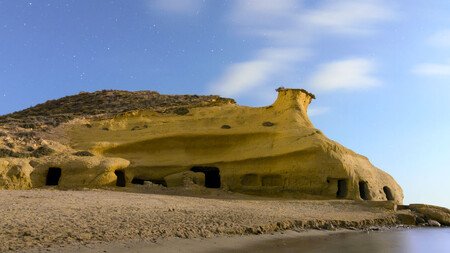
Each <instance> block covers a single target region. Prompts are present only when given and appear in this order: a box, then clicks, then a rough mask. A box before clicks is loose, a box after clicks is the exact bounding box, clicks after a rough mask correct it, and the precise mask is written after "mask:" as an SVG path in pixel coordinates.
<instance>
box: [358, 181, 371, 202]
mask: <svg viewBox="0 0 450 253" xmlns="http://www.w3.org/2000/svg"><path fill="white" fill-rule="evenodd" d="M359 196H360V197H361V198H362V199H363V200H369V199H370V195H369V185H368V184H367V182H364V181H360V182H359Z"/></svg>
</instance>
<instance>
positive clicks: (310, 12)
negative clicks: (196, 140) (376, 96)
mask: <svg viewBox="0 0 450 253" xmlns="http://www.w3.org/2000/svg"><path fill="white" fill-rule="evenodd" d="M232 4H233V5H232V8H231V13H230V14H229V15H228V20H229V21H231V23H232V24H233V25H234V26H235V28H236V31H238V32H239V33H242V34H246V35H251V36H258V37H260V38H261V39H262V40H263V41H264V42H265V43H266V44H267V45H269V46H270V48H272V50H273V52H282V51H296V52H305V51H306V52H310V53H313V52H314V51H313V48H314V44H313V42H315V41H317V40H319V39H321V38H323V36H325V35H330V34H338V33H340V34H345V35H346V36H359V35H367V34H371V33H373V32H374V31H375V25H377V24H379V23H380V22H383V21H387V20H390V19H392V18H393V17H394V14H393V12H392V11H391V10H390V9H389V8H388V7H387V6H388V5H387V4H386V3H385V2H384V1H383V0H365V1H360V0H341V1H334V0H325V1H321V2H319V3H318V4H313V5H311V6H306V5H303V4H302V1H296V0H278V1H273V0H248V1H241V0H235V1H233V2H232ZM269 46H268V47H267V48H269ZM286 48H288V50H286ZM265 51H266V49H260V51H259V52H258V53H257V54H256V57H254V58H251V59H249V60H247V61H244V62H240V63H235V64H232V65H230V66H228V67H227V68H226V69H225V71H224V73H223V74H222V76H220V77H219V78H218V79H216V81H214V82H212V83H211V84H210V88H211V90H212V91H213V92H215V93H218V94H220V95H226V96H236V95H240V94H242V93H244V92H247V91H249V90H252V89H253V90H254V89H256V88H260V87H262V86H265V85H268V82H272V84H271V85H273V86H276V84H275V83H277V84H279V83H280V82H283V81H285V80H292V79H298V77H293V76H292V74H291V73H288V71H289V70H290V69H292V66H293V65H294V64H296V63H299V62H301V61H303V60H304V55H302V54H300V55H299V56H296V54H292V55H290V57H287V58H286V57H274V56H273V55H265ZM295 57H299V58H298V59H296V58H295ZM335 64H337V65H331V66H328V69H326V70H328V71H334V73H335V74H341V73H342V74H344V76H335V77H333V78H332V80H333V82H331V80H329V79H326V78H325V76H323V77H319V76H317V75H315V76H314V77H313V78H312V79H313V80H314V81H315V83H316V85H317V87H321V88H322V89H323V90H326V89H334V86H336V88H348V89H350V88H361V87H369V86H375V85H376V84H378V83H379V82H378V81H377V80H376V79H375V78H374V77H372V76H371V75H370V74H371V73H370V72H371V71H372V70H373V68H374V65H373V63H372V62H370V61H367V60H363V59H353V60H349V61H344V62H341V64H339V63H335ZM342 64H344V65H345V64H347V65H346V66H350V67H355V68H354V69H353V70H351V71H350V70H348V71H344V69H337V68H339V67H340V66H343V65H342ZM346 66H344V67H346ZM322 67H323V66H322ZM338 70H339V71H338ZM338 72H339V73H338ZM283 75H286V76H283ZM287 75H290V76H289V77H288V76H287ZM275 77H279V78H281V79H279V80H274V78H275ZM275 81H276V82H275ZM325 83H326V84H325ZM286 85H289V84H286ZM273 88H275V87H273Z"/></svg>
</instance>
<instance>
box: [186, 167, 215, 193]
mask: <svg viewBox="0 0 450 253" xmlns="http://www.w3.org/2000/svg"><path fill="white" fill-rule="evenodd" d="M191 171H193V172H202V173H204V174H205V187H207V188H220V185H221V182H220V170H219V168H217V167H200V166H196V167H192V169H191Z"/></svg>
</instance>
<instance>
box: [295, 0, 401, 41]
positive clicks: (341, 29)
mask: <svg viewBox="0 0 450 253" xmlns="http://www.w3.org/2000/svg"><path fill="white" fill-rule="evenodd" d="M393 17H394V14H393V12H392V11H391V10H390V9H388V8H386V7H385V5H384V4H383V2H381V1H374V0H368V1H360V0H343V1H335V0H333V1H325V2H324V3H323V4H322V5H321V6H320V7H319V8H317V9H313V10H308V11H306V13H305V15H300V16H299V21H300V23H301V24H305V25H307V26H309V27H315V28H321V29H322V30H325V31H327V32H331V33H346V34H366V33H371V32H373V28H372V26H373V25H374V24H376V23H379V22H382V21H386V20H390V19H392V18H393Z"/></svg>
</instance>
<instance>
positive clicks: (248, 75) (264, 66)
mask: <svg viewBox="0 0 450 253" xmlns="http://www.w3.org/2000/svg"><path fill="white" fill-rule="evenodd" d="M306 56H307V54H306V53H303V52H301V51H299V50H297V49H289V48H286V49H265V50H262V51H261V52H259V54H258V56H257V57H256V58H255V59H252V60H250V61H245V62H240V63H235V64H232V65H231V66H229V67H228V68H227V71H226V72H225V73H224V74H223V75H222V76H221V77H220V78H219V79H218V80H217V81H215V82H214V83H212V84H211V91H212V92H213V93H217V94H221V95H224V96H235V95H239V94H241V93H243V92H247V91H249V90H250V89H252V88H255V87H258V86H260V85H261V84H264V82H265V81H266V80H268V79H269V78H270V77H272V76H273V75H275V74H277V73H278V72H280V71H283V70H284V69H285V68H286V67H287V66H288V65H289V64H293V63H294V62H297V61H299V60H301V59H303V58H305V57H306Z"/></svg>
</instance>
